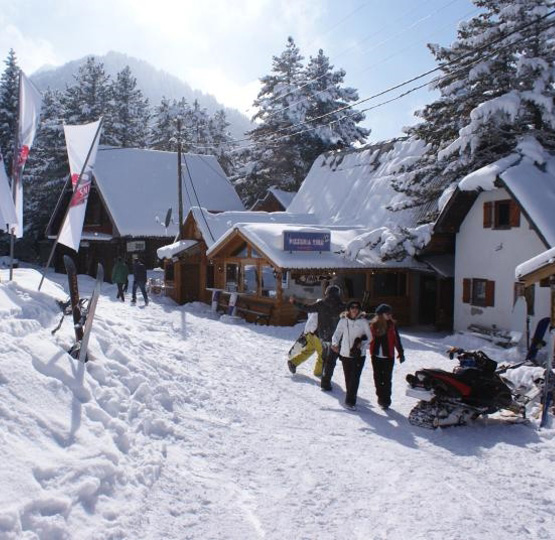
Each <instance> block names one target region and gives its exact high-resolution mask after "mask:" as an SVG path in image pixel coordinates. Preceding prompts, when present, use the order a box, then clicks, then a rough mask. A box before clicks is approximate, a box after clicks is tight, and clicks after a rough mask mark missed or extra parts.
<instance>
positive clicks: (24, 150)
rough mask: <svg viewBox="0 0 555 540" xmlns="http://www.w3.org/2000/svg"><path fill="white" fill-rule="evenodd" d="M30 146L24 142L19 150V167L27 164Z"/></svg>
mask: <svg viewBox="0 0 555 540" xmlns="http://www.w3.org/2000/svg"><path fill="white" fill-rule="evenodd" d="M29 150H30V149H29V147H28V146H27V145H26V144H24V145H23V146H22V147H21V149H20V150H19V156H18V158H17V165H18V166H19V167H22V166H23V165H25V162H26V161H27V158H28V157H29Z"/></svg>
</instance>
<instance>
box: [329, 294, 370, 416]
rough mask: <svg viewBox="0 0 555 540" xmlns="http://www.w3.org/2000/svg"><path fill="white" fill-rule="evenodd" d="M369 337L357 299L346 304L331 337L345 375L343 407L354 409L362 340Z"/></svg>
mask: <svg viewBox="0 0 555 540" xmlns="http://www.w3.org/2000/svg"><path fill="white" fill-rule="evenodd" d="M370 338H371V332H370V326H369V325H368V321H367V320H366V318H364V317H363V315H362V311H361V305H360V302H359V301H358V300H351V301H350V302H349V303H348V304H347V312H346V313H344V314H342V315H341V318H340V319H339V323H338V324H337V328H336V330H335V332H334V333H333V336H332V339H331V347H332V349H333V351H334V352H335V353H339V359H340V360H341V362H342V363H343V373H344V375H345V390H346V394H345V407H347V408H348V409H351V410H355V409H356V403H357V393H358V386H359V383H360V375H361V373H362V368H363V367H364V362H365V360H366V357H365V355H364V354H363V350H364V349H363V345H362V342H363V341H368V340H369V339H370Z"/></svg>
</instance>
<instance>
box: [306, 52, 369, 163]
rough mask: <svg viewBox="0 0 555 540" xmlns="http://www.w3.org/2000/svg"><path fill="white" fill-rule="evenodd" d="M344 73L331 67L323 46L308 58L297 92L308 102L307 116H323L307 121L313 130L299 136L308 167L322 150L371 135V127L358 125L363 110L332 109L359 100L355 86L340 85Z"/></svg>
mask: <svg viewBox="0 0 555 540" xmlns="http://www.w3.org/2000/svg"><path fill="white" fill-rule="evenodd" d="M345 74H346V73H345V70H344V69H338V70H336V71H334V70H333V66H332V65H330V62H329V58H328V57H327V56H325V55H324V52H323V51H322V49H320V50H319V51H318V55H317V56H316V57H310V60H309V62H308V65H307V66H306V70H305V73H304V78H305V80H306V82H305V83H304V85H303V87H302V88H301V90H300V92H299V94H301V95H302V96H303V99H305V100H306V103H307V104H308V108H307V111H306V117H307V119H308V120H310V119H319V118H320V117H322V116H324V115H326V116H325V118H322V119H321V120H315V121H314V122H310V123H309V124H308V125H307V127H310V128H314V129H311V130H310V131H307V132H306V133H303V134H302V135H301V136H302V139H303V144H302V154H303V159H304V161H305V163H306V164H307V165H308V166H309V167H310V166H312V163H313V162H314V160H315V159H316V158H317V157H318V156H319V155H320V154H322V153H323V152H327V151H329V150H337V149H340V148H346V147H350V146H352V145H353V144H354V143H357V142H358V143H364V142H365V140H366V137H368V135H369V134H370V130H368V129H366V128H363V127H360V126H358V125H357V124H358V123H360V122H362V121H363V120H364V118H365V117H364V114H363V113H361V112H358V111H356V110H354V109H346V110H343V111H341V112H334V111H338V110H339V109H342V108H344V107H346V106H348V105H350V104H351V103H354V102H355V101H357V100H358V99H359V98H358V92H357V91H356V90H355V89H354V88H349V87H343V86H342V84H343V82H344V79H345ZM307 172H308V171H307Z"/></svg>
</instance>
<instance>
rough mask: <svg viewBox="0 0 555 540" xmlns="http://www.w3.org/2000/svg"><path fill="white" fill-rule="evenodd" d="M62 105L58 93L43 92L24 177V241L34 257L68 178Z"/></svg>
mask: <svg viewBox="0 0 555 540" xmlns="http://www.w3.org/2000/svg"><path fill="white" fill-rule="evenodd" d="M63 101H64V99H63V95H62V94H61V93H60V92H58V91H51V90H47V91H46V92H44V94H43V101H42V111H41V120H40V125H39V129H38V132H37V137H36V139H35V143H34V145H33V149H32V151H31V153H30V154H29V161H28V162H27V166H26V167H25V173H24V175H23V189H24V192H25V196H24V204H25V208H24V214H25V216H27V217H26V220H25V240H28V241H29V242H30V243H32V244H33V245H30V246H29V247H31V248H33V249H34V250H35V253H38V241H39V240H41V239H42V238H43V237H44V231H45V228H46V225H47V224H48V221H49V220H50V217H51V215H52V212H53V211H54V208H55V206H56V202H57V200H58V198H59V196H60V193H61V191H62V188H63V185H64V183H65V181H66V179H67V177H68V174H69V164H68V159H67V152H66V145H65V137H64V130H63V119H64V116H65V114H64V107H63Z"/></svg>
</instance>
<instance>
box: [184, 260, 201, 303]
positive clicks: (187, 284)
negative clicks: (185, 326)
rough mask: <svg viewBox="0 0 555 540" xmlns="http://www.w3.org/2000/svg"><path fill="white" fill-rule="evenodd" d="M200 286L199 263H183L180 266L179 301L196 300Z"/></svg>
mask: <svg viewBox="0 0 555 540" xmlns="http://www.w3.org/2000/svg"><path fill="white" fill-rule="evenodd" d="M199 287H200V264H184V265H183V266H182V267H181V303H186V302H198V300H199Z"/></svg>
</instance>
